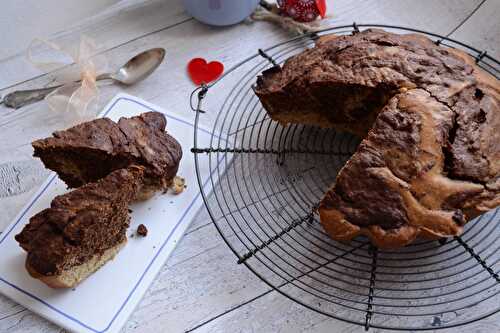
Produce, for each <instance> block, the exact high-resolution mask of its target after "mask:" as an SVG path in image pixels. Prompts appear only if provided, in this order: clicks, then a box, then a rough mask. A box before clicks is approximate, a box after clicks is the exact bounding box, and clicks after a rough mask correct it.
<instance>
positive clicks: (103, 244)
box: [15, 166, 144, 288]
mask: <svg viewBox="0 0 500 333" xmlns="http://www.w3.org/2000/svg"><path fill="white" fill-rule="evenodd" d="M143 178H144V168H143V167H140V166H130V167H128V168H126V169H119V170H116V171H113V172H111V173H110V174H109V175H107V176H106V177H104V178H102V179H100V180H98V181H97V182H95V183H88V184H86V185H83V186H82V187H80V188H78V189H76V190H73V191H71V192H69V193H67V194H64V195H60V196H57V197H56V198H55V199H54V200H53V201H52V202H51V205H50V208H47V209H45V210H43V211H41V212H40V213H38V214H36V215H35V216H33V217H32V218H31V219H30V222H29V223H28V224H27V225H26V226H25V227H24V229H23V230H22V232H21V233H19V234H18V235H16V237H15V238H16V240H17V241H18V242H19V245H20V246H21V247H22V248H23V249H24V250H25V251H26V252H28V256H27V258H26V269H27V270H28V272H29V273H30V275H31V276H33V277H34V278H36V279H40V280H41V281H42V282H44V283H45V284H47V285H48V286H50V287H52V288H72V287H74V286H76V285H77V284H78V283H80V282H81V281H82V280H84V279H85V278H87V277H88V276H89V275H91V274H92V273H94V272H95V271H96V270H98V269H99V268H100V267H101V266H102V265H104V264H105V263H106V262H107V261H109V260H111V259H112V258H113V257H114V256H115V255H116V254H117V253H118V252H119V251H120V249H121V248H122V247H123V246H124V245H125V243H126V242H127V237H126V234H125V232H126V230H127V228H128V226H129V221H130V216H129V211H128V205H129V203H130V202H131V201H132V200H133V199H134V198H135V197H136V195H137V193H138V192H140V191H141V186H142V182H143Z"/></svg>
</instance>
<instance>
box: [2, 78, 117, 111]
mask: <svg viewBox="0 0 500 333" xmlns="http://www.w3.org/2000/svg"><path fill="white" fill-rule="evenodd" d="M101 80H113V76H112V74H101V75H99V76H97V77H96V81H101ZM78 82H81V80H78V81H75V82H74V83H78ZM62 86H63V85H62V84H59V85H57V86H53V87H48V88H40V89H31V90H17V91H13V92H11V93H8V94H7V95H5V96H4V98H3V101H2V102H3V103H4V104H5V106H7V107H10V108H14V109H19V108H21V107H23V106H25V105H28V104H32V103H35V102H38V101H41V100H42V99H44V98H45V96H47V95H48V94H50V93H51V92H53V91H54V90H56V89H57V88H60V87H62Z"/></svg>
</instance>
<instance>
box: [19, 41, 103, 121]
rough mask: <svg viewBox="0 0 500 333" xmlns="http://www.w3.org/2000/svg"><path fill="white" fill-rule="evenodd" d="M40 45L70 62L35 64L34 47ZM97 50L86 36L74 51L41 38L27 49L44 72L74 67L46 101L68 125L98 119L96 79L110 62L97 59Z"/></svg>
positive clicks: (30, 60) (31, 57) (30, 58)
mask: <svg viewBox="0 0 500 333" xmlns="http://www.w3.org/2000/svg"><path fill="white" fill-rule="evenodd" d="M40 45H42V46H45V47H47V48H48V49H49V50H50V51H55V55H57V56H60V57H63V58H66V59H68V60H69V59H71V61H40V60H35V59H34V56H33V50H34V48H35V46H40ZM96 50H97V47H96V44H95V43H94V41H93V40H92V39H90V38H88V37H86V36H82V37H81V39H80V43H79V45H78V47H77V48H76V50H74V51H72V50H67V49H63V48H62V47H61V46H60V45H58V44H55V43H52V42H49V41H46V40H43V39H39V38H36V39H34V40H33V41H32V42H31V44H30V46H29V48H28V61H29V62H30V63H31V64H33V66H35V67H36V68H38V69H40V70H42V71H44V72H49V71H52V70H54V69H57V68H60V67H62V66H67V65H72V64H73V63H74V64H75V67H73V68H72V69H73V70H72V71H69V72H68V73H67V75H66V76H67V77H66V78H63V79H64V80H65V83H64V84H63V85H62V86H61V87H59V88H57V89H56V90H54V91H53V92H51V93H50V94H49V95H47V97H45V100H46V101H47V104H48V106H49V108H50V109H51V110H52V111H55V112H58V113H60V114H61V116H62V117H63V121H64V122H65V123H66V124H67V125H75V124H76V123H79V122H82V121H88V120H91V119H94V118H95V116H96V113H97V112H96V110H95V106H96V104H97V103H94V102H96V101H97V98H98V96H99V89H98V88H97V82H96V78H97V75H98V73H103V72H104V71H105V70H106V68H107V61H106V59H105V58H104V57H103V56H94V55H95V53H96ZM52 53H54V52H52ZM52 53H51V55H52ZM75 72H76V75H75Z"/></svg>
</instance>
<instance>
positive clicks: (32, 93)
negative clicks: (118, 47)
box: [0, 48, 165, 109]
mask: <svg viewBox="0 0 500 333" xmlns="http://www.w3.org/2000/svg"><path fill="white" fill-rule="evenodd" d="M164 57H165V49H163V48H156V49H150V50H147V51H144V52H142V53H139V54H138V55H136V56H135V57H133V58H132V59H130V60H129V61H127V63H126V64H125V65H123V66H122V67H121V68H120V69H118V70H117V71H116V72H115V73H105V74H101V75H99V76H97V78H96V81H100V80H113V81H115V82H118V83H121V84H124V85H126V86H129V85H132V84H134V83H137V82H139V81H142V80H144V79H145V78H146V77H148V76H149V75H150V74H151V73H153V72H154V70H155V69H156V68H157V67H158V66H159V65H160V64H161V62H162V61H163V58H164ZM78 82H81V80H79V81H76V82H75V83H78ZM62 86H63V85H62V84H60V85H57V86H53V87H48V88H41V89H32V90H18V91H13V92H11V93H9V94H7V95H5V96H4V98H3V101H2V102H3V103H4V104H5V106H7V107H11V108H14V109H18V108H20V107H23V106H25V105H28V104H31V103H34V102H37V101H40V100H42V99H44V98H45V96H47V95H48V94H50V93H51V92H52V91H54V90H56V89H57V88H59V87H62ZM0 104H1V102H0Z"/></svg>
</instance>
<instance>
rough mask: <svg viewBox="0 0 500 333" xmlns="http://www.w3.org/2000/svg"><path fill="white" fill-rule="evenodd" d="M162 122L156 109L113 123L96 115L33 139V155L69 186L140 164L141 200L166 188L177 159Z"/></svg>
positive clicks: (177, 149) (174, 143)
mask: <svg viewBox="0 0 500 333" xmlns="http://www.w3.org/2000/svg"><path fill="white" fill-rule="evenodd" d="M166 124H167V121H166V119H165V116H164V115H163V114H161V113H159V112H147V113H143V114H141V115H140V116H137V117H132V118H120V120H119V121H118V122H117V123H115V122H113V121H112V120H110V119H108V118H100V119H96V120H93V121H89V122H85V123H82V124H79V125H77V126H74V127H72V128H69V129H67V130H64V131H57V132H54V133H53V136H52V137H49V138H46V139H41V140H37V141H34V142H33V143H32V145H33V148H34V156H36V157H39V158H40V159H41V160H42V162H43V163H44V164H45V166H46V167H47V168H48V169H51V170H53V171H55V172H57V174H58V175H59V177H60V178H61V179H62V180H63V181H64V182H65V183H66V184H67V185H68V186H69V187H70V188H75V187H79V186H81V185H83V184H86V183H89V182H95V181H97V180H99V179H101V178H103V177H105V176H107V175H108V174H109V173H110V172H112V171H114V170H117V169H121V168H126V167H127V166H129V165H132V164H136V165H141V166H143V167H144V169H145V172H144V186H143V187H142V189H141V192H140V193H138V195H137V198H136V199H137V200H145V199H147V198H149V197H151V196H152V195H153V194H154V193H155V192H156V191H159V190H166V189H167V187H168V186H169V185H170V184H171V182H172V179H173V178H174V176H175V175H176V173H177V169H178V168H179V162H180V160H181V158H182V149H181V146H180V144H179V143H178V142H177V140H175V139H174V138H173V137H172V136H170V135H168V134H167V133H166V132H165V127H166Z"/></svg>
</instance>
